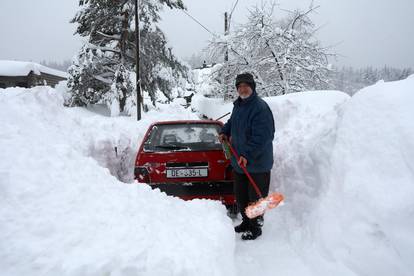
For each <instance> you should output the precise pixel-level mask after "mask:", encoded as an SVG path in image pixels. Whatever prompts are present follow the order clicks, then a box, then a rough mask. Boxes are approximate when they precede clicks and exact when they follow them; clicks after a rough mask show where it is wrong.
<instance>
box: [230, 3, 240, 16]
mask: <svg viewBox="0 0 414 276" xmlns="http://www.w3.org/2000/svg"><path fill="white" fill-rule="evenodd" d="M238 3H239V0H237V1H236V3H234V6H233V9H231V12H230V18H231V16H232V14H233V12H234V9H236V6H237V4H238Z"/></svg>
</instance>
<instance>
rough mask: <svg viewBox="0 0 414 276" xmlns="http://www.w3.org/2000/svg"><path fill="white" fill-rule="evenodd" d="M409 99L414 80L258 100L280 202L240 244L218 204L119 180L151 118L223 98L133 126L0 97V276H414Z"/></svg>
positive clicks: (41, 90) (25, 96)
mask: <svg viewBox="0 0 414 276" xmlns="http://www.w3.org/2000/svg"><path fill="white" fill-rule="evenodd" d="M198 74H199V75H202V74H200V72H198ZM198 83H199V85H201V84H202V82H201V81H200V82H198ZM203 89H204V90H203V91H205V89H206V88H205V87H204V88H203ZM413 91H414V77H410V78H408V79H407V80H403V81H399V82H390V83H383V82H380V83H377V84H375V85H373V86H371V87H367V88H365V89H363V90H361V91H359V92H358V93H357V94H356V95H354V96H353V97H352V98H350V97H349V96H347V95H346V94H344V93H342V92H338V91H314V92H306V93H300V94H292V95H286V96H280V97H273V98H266V99H265V100H266V101H267V102H268V103H269V105H270V107H271V109H272V111H273V113H274V116H275V122H276V130H277V131H276V138H275V140H274V157H275V164H274V167H273V170H272V180H271V189H272V190H277V191H280V192H282V193H284V195H285V197H286V200H285V204H284V205H283V206H281V207H279V208H277V209H275V210H273V211H271V212H268V213H267V214H266V217H265V226H264V233H263V235H262V236H261V237H260V238H259V239H258V240H256V241H248V242H242V241H241V240H240V238H239V237H238V236H237V235H235V234H234V233H233V228H232V226H233V224H236V223H237V221H234V222H233V223H232V221H231V220H230V219H229V218H228V217H227V216H226V212H225V209H224V207H222V206H220V204H218V203H216V202H211V201H205V200H196V201H192V202H183V201H181V200H178V199H174V198H170V197H167V196H165V195H164V194H162V193H160V192H158V191H152V190H150V189H148V188H146V187H145V186H143V185H135V184H125V183H124V182H130V181H131V179H130V175H131V168H130V167H129V166H128V164H131V166H132V161H133V157H134V154H135V151H136V148H137V147H138V144H139V143H140V140H141V139H142V137H143V134H144V132H145V131H146V129H147V127H148V125H149V124H150V123H151V122H152V121H155V120H164V119H182V118H196V117H197V116H196V115H195V114H194V113H192V112H191V111H190V110H191V109H193V110H195V111H196V112H197V113H201V114H205V115H207V116H208V117H211V118H217V117H219V116H220V115H223V114H224V113H226V112H228V111H231V108H232V104H231V103H223V102H222V101H220V100H215V99H211V98H205V97H204V96H203V94H205V92H202V93H199V94H196V95H195V96H194V98H193V103H192V106H191V107H192V108H189V109H184V108H183V107H182V106H181V104H180V103H179V102H175V103H173V104H172V105H164V106H163V105H161V106H160V108H159V110H151V111H150V112H149V113H146V114H144V118H143V120H142V121H141V122H139V123H137V122H135V121H134V119H133V118H127V117H119V118H111V117H105V116H102V115H99V114H97V113H94V112H91V111H88V110H86V109H82V108H65V107H63V106H62V102H63V99H62V95H61V94H60V92H58V91H56V90H54V89H51V88H45V87H38V88H33V89H26V90H25V89H6V90H0V121H1V126H2V127H1V132H0V146H1V148H2V158H1V159H0V271H1V275H301V276H306V275H318V276H320V275H407V276H408V275H412V272H413V271H414V264H413V262H412V260H413V259H414V236H413V234H412V233H414V220H413V218H414V217H413V216H414V200H413V199H414V167H413V164H414V120H413V118H414V109H413V108H412V103H413V102H414V93H413ZM227 118H228V117H227ZM227 118H224V119H223V121H225V120H226V119H227ZM115 146H117V147H118V155H116V154H115V151H114V150H113V148H114V147H115ZM118 179H121V180H123V181H124V182H120V181H119V180H118Z"/></svg>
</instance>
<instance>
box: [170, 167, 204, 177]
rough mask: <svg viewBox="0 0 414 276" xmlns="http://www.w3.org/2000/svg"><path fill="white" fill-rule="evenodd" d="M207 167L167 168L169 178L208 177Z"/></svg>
mask: <svg viewBox="0 0 414 276" xmlns="http://www.w3.org/2000/svg"><path fill="white" fill-rule="evenodd" d="M207 176H208V171H207V168H195V169H167V178H184V177H207Z"/></svg>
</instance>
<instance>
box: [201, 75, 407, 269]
mask: <svg viewBox="0 0 414 276" xmlns="http://www.w3.org/2000/svg"><path fill="white" fill-rule="evenodd" d="M413 92H414V77H409V78H407V79H406V80H403V81H398V82H385V83H384V82H382V81H381V82H378V83H377V84H375V85H373V86H370V87H367V88H365V89H362V90H361V91H359V92H358V93H357V94H355V95H354V96H353V97H352V98H351V97H349V96H348V95H346V94H344V93H342V92H338V91H314V92H304V93H296V94H289V95H285V96H279V97H270V98H265V100H266V101H267V102H268V103H269V106H270V107H271V109H272V111H273V114H274V116H275V124H276V137H275V140H274V160H275V163H274V167H273V170H272V179H271V190H274V191H278V192H281V193H283V194H284V195H285V204H284V205H283V206H281V207H279V208H277V209H275V210H272V211H270V212H268V213H267V214H266V216H265V226H264V232H263V236H262V237H260V238H259V240H256V241H254V242H251V243H249V242H248V243H245V242H240V243H236V263H237V273H238V274H239V275H274V273H275V271H277V274H279V275H302V276H304V275H401V276H405V275H407V276H408V275H411V274H412V271H414V265H413V262H412V260H413V258H414V236H413V234H412V233H414V220H413V218H414V200H413V198H414V165H413V164H414V120H413V118H414V109H413V108H412V103H413V102H414V93H413ZM193 105H194V106H193V107H194V109H196V110H203V112H205V113H206V115H207V116H209V117H215V116H217V110H220V113H225V112H228V111H231V109H232V104H231V103H223V102H216V100H210V99H208V98H205V97H199V100H197V101H196V102H194V103H193ZM208 106H211V107H213V106H214V108H210V109H209V108H208ZM195 107H196V108H195ZM227 119H228V118H226V119H224V120H223V121H226V120H227Z"/></svg>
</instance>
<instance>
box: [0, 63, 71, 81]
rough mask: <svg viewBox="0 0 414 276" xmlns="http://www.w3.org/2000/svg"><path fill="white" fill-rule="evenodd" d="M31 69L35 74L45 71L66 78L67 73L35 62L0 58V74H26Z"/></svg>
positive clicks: (13, 75) (14, 75) (15, 75)
mask: <svg viewBox="0 0 414 276" xmlns="http://www.w3.org/2000/svg"><path fill="white" fill-rule="evenodd" d="M31 71H33V73H34V74H35V75H40V74H41V73H45V74H50V75H54V76H59V77H62V78H67V74H66V73H65V72H62V71H59V70H56V69H52V68H49V67H46V66H44V65H41V64H38V63H35V62H27V61H14V60H0V76H8V77H17V76H27V75H29V73H30V72H31Z"/></svg>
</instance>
